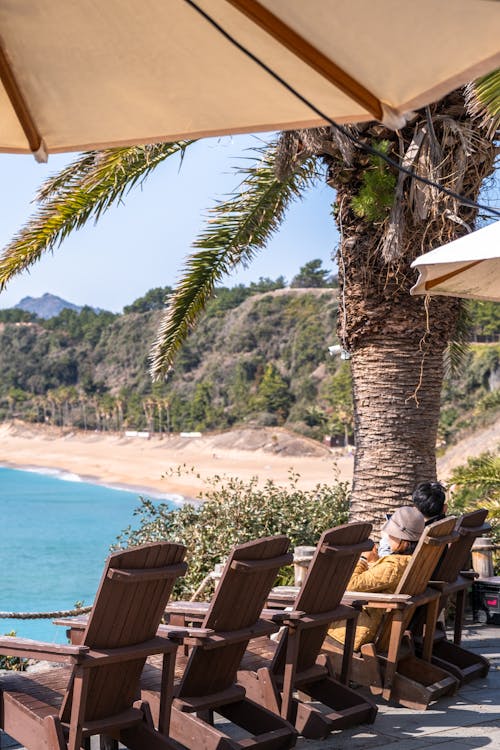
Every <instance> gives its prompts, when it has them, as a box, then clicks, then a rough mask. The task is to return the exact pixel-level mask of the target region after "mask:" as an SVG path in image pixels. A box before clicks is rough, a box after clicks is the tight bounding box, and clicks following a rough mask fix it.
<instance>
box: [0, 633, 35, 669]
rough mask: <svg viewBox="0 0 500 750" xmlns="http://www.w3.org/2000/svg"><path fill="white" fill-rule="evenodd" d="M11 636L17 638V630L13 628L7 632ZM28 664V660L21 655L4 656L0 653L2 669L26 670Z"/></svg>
mask: <svg viewBox="0 0 500 750" xmlns="http://www.w3.org/2000/svg"><path fill="white" fill-rule="evenodd" d="M5 635H8V636H9V637H11V638H15V636H16V631H15V630H11V631H10V633H5ZM27 666H28V660H27V659H25V658H24V657H20V656H4V655H3V654H0V669H5V670H8V671H10V672H24V670H25V669H26V667H27Z"/></svg>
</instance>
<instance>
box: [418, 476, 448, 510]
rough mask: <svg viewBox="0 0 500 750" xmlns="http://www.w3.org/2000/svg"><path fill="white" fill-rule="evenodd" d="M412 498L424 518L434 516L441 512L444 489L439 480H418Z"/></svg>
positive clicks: (443, 501) (444, 495)
mask: <svg viewBox="0 0 500 750" xmlns="http://www.w3.org/2000/svg"><path fill="white" fill-rule="evenodd" d="M412 500H413V504H414V505H415V507H416V508H418V509H419V511H420V512H421V513H422V515H423V516H425V518H434V516H439V515H441V514H442V512H443V507H444V503H445V500H446V493H445V489H444V487H443V485H442V484H440V483H439V482H420V484H419V485H418V486H417V489H416V490H415V492H414V493H413V495H412Z"/></svg>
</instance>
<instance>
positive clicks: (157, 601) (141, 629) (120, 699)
mask: <svg viewBox="0 0 500 750" xmlns="http://www.w3.org/2000/svg"><path fill="white" fill-rule="evenodd" d="M185 553H186V548H185V547H184V546H183V545H182V544H171V543H168V542H158V543H153V544H145V545H142V546H140V547H135V548H131V549H127V550H124V551H120V552H115V553H114V554H112V555H110V557H109V558H108V560H107V562H106V565H105V568H104V572H103V575H102V578H101V582H100V584H99V588H98V591H97V594H96V598H95V602H94V606H93V608H92V612H91V613H90V616H89V620H88V623H87V627H86V629H85V633H84V636H83V642H82V643H83V645H85V646H88V647H89V648H90V649H95V650H99V649H114V648H121V647H126V646H134V645H137V644H140V643H142V642H144V641H148V640H150V639H151V638H154V637H155V635H156V631H157V629H158V626H159V624H160V622H161V618H162V615H163V613H164V611H165V607H166V605H167V602H168V600H169V597H170V594H171V591H172V588H173V585H174V583H175V581H176V579H177V578H178V577H179V575H184V573H185V571H186V568H187V566H186V564H185V563H184V562H183V561H184V556H185ZM144 663H145V658H141V659H131V660H124V661H120V662H119V663H116V664H112V665H107V666H101V667H94V668H92V670H90V677H89V686H88V692H87V700H86V712H85V720H86V721H91V720H93V719H101V718H103V717H105V716H110V715H113V714H117V713H120V712H121V711H124V710H126V709H127V708H129V707H130V706H131V705H132V703H133V702H134V700H136V698H137V695H138V690H139V678H140V675H141V672H142V668H143V666H144ZM70 684H72V683H70ZM71 702H72V690H71V689H70V690H69V691H68V693H67V695H66V698H65V700H64V703H63V706H62V709H61V718H62V720H63V721H69V720H70V712H71Z"/></svg>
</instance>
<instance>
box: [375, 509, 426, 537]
mask: <svg viewBox="0 0 500 750" xmlns="http://www.w3.org/2000/svg"><path fill="white" fill-rule="evenodd" d="M424 528H425V518H424V517H423V515H422V513H421V512H420V511H419V510H418V509H417V508H415V507H413V506H411V505H404V506H403V507H402V508H398V509H397V510H396V511H394V513H393V514H392V516H391V517H390V518H389V520H388V521H386V522H385V524H384V525H383V526H382V533H383V534H387V535H388V536H392V537H395V539H406V540H407V541H409V542H416V541H418V540H419V539H420V537H421V535H422V532H423V530H424Z"/></svg>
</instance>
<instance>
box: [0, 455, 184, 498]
mask: <svg viewBox="0 0 500 750" xmlns="http://www.w3.org/2000/svg"><path fill="white" fill-rule="evenodd" d="M0 469H12V470H14V471H26V472H31V473H33V474H41V475H45V476H51V477H53V478H54V479H59V480H60V481H61V482H69V483H71V482H77V483H80V482H81V483H82V484H95V485H99V486H100V487H106V488H107V489H110V490H119V491H120V492H130V493H132V494H135V493H137V495H138V496H142V495H144V496H148V497H150V498H152V499H154V500H163V501H165V500H168V501H169V502H172V503H184V502H196V499H195V498H192V497H187V496H184V495H180V494H178V493H175V492H166V493H165V492H159V490H158V489H155V488H153V487H146V486H142V487H140V486H139V485H134V484H126V483H124V482H114V483H113V484H111V483H110V482H107V481H105V480H103V479H102V478H101V477H97V476H94V475H92V474H75V473H73V472H72V471H68V470H67V469H65V468H62V467H59V466H39V465H35V464H18V463H14V462H12V461H6V460H0ZM73 477H74V478H73Z"/></svg>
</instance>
